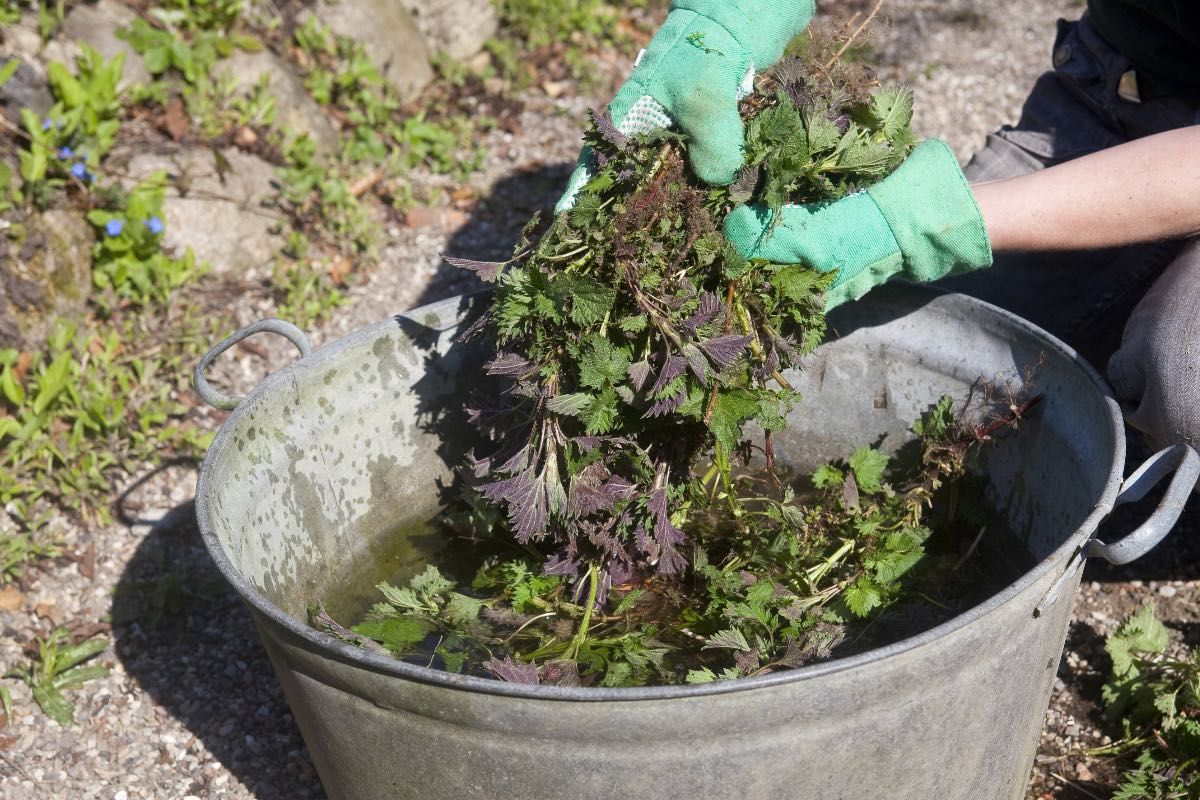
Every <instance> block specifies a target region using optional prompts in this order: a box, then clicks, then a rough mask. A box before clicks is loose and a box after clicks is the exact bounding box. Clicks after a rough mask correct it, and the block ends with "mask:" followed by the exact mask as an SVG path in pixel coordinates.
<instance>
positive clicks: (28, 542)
mask: <svg viewBox="0 0 1200 800" xmlns="http://www.w3.org/2000/svg"><path fill="white" fill-rule="evenodd" d="M37 522H38V523H41V524H35V525H33V526H31V527H32V529H31V530H24V531H16V532H0V584H3V583H7V582H8V581H10V580H14V579H16V578H17V577H18V576H19V575H20V574H21V570H22V569H23V568H24V567H25V565H26V564H31V563H33V562H35V561H41V560H43V559H47V558H58V557H59V556H61V555H62V548H61V547H60V545H59V543H58V542H57V541H54V540H53V539H48V538H47V532H48V529H47V526H46V525H45V524H44V523H45V520H38V521H37Z"/></svg>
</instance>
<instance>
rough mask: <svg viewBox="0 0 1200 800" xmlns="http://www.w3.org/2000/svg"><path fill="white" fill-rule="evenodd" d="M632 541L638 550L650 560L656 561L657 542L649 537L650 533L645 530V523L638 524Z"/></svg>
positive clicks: (657, 552) (657, 553)
mask: <svg viewBox="0 0 1200 800" xmlns="http://www.w3.org/2000/svg"><path fill="white" fill-rule="evenodd" d="M633 543H634V544H635V545H636V546H637V549H638V552H640V553H641V554H642V555H644V556H646V558H648V559H650V560H651V561H656V560H657V559H658V555H659V547H658V542H656V541H654V539H653V538H651V536H650V533H649V532H648V531H647V530H646V526H645V525H639V526H638V529H637V532H636V533H634V536H633Z"/></svg>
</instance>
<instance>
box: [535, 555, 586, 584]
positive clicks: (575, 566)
mask: <svg viewBox="0 0 1200 800" xmlns="http://www.w3.org/2000/svg"><path fill="white" fill-rule="evenodd" d="M579 567H580V562H579V559H577V558H572V557H570V556H567V555H564V554H562V553H554V554H553V555H551V556H550V557H549V558H547V559H546V563H545V564H543V565H542V572H543V573H545V574H546V575H558V576H559V577H561V578H577V577H579V571H580V570H579Z"/></svg>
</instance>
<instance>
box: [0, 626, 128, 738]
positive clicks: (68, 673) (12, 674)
mask: <svg viewBox="0 0 1200 800" xmlns="http://www.w3.org/2000/svg"><path fill="white" fill-rule="evenodd" d="M69 640H70V633H69V632H68V631H67V629H66V628H56V629H55V630H54V631H52V632H51V633H50V635H49V636H47V637H46V638H45V639H39V640H38V654H37V656H36V657H35V658H34V659H33V660H32V661H31V662H30V663H29V664H27V665H25V666H22V667H17V668H15V669H13V670H10V671H9V672H8V673H6V674H5V677H6V678H17V679H19V680H21V681H24V682H25V683H26V684H27V685H28V686H29V688H30V690H31V691H32V692H33V699H34V700H36V701H37V704H38V706H40V707H41V709H42V711H43V712H44V713H45V714H46V716H48V717H50V718H51V719H53V720H55V721H56V722H58V724H59V725H63V726H66V725H72V724H74V722H75V705H74V704H73V703H72V702H71V701H70V700H68V699H67V698H66V696H65V695H63V692H65V691H68V690H70V689H75V688H78V687H80V686H82V685H83V684H85V683H87V682H88V681H90V680H94V679H96V678H102V677H104V676H105V675H107V674H108V667H106V666H103V665H94V666H83V665H84V663H85V662H87V661H89V660H91V659H93V658H95V657H96V656H98V655H100V654H101V653H103V652H104V651H105V649H107V648H108V640H107V639H105V638H104V637H101V636H94V637H92V638H90V639H85V640H84V641H82V642H79V643H77V644H69Z"/></svg>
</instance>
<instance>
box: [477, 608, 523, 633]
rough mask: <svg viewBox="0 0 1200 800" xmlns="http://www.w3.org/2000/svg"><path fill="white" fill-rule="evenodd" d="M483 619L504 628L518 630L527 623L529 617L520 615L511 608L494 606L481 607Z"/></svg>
mask: <svg viewBox="0 0 1200 800" xmlns="http://www.w3.org/2000/svg"><path fill="white" fill-rule="evenodd" d="M482 614H483V618H484V619H486V620H487V621H488V622H494V623H495V624H497V625H503V626H504V627H506V628H519V627H521V626H522V625H524V624H525V623H526V622H529V620H530V618H531V617H530V615H529V614H522V613H520V612H519V611H517V610H516V609H515V608H513V607H512V606H505V605H494V606H484V607H483V611H482Z"/></svg>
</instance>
